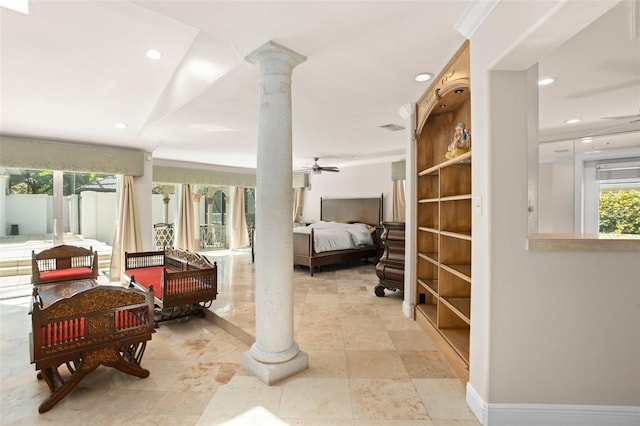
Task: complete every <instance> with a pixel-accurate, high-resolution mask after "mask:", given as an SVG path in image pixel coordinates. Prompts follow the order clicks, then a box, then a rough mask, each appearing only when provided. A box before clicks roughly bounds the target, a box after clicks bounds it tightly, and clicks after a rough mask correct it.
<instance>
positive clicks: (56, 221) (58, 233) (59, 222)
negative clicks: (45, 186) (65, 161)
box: [53, 170, 64, 246]
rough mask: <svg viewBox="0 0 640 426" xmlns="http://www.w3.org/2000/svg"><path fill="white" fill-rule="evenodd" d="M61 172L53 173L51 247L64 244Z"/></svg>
mask: <svg viewBox="0 0 640 426" xmlns="http://www.w3.org/2000/svg"><path fill="white" fill-rule="evenodd" d="M63 188H64V183H63V172H62V171H61V170H54V171H53V245H54V246H59V245H62V244H64V204H63V202H64V200H63V197H62V194H63Z"/></svg>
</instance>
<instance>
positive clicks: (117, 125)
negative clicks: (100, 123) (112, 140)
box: [115, 123, 127, 129]
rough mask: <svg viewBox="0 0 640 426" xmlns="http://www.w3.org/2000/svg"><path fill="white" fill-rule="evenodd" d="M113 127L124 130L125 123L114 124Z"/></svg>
mask: <svg viewBox="0 0 640 426" xmlns="http://www.w3.org/2000/svg"><path fill="white" fill-rule="evenodd" d="M115 126H116V128H117V129H126V128H127V123H116V124H115Z"/></svg>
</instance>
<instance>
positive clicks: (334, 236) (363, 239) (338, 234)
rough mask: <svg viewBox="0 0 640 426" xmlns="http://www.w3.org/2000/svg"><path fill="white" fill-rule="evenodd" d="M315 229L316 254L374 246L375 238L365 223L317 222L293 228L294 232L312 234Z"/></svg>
mask: <svg viewBox="0 0 640 426" xmlns="http://www.w3.org/2000/svg"><path fill="white" fill-rule="evenodd" d="M312 228H313V230H314V231H313V235H314V238H313V244H314V248H315V251H316V253H322V252H323V251H332V250H346V249H353V248H359V247H364V246H370V245H373V238H371V233H370V232H369V229H368V228H367V225H365V224H363V223H339V222H323V221H320V222H316V223H312V224H311V225H309V226H300V227H296V228H293V232H295V233H300V234H310V233H311V229H312Z"/></svg>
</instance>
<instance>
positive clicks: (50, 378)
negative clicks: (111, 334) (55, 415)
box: [38, 341, 149, 413]
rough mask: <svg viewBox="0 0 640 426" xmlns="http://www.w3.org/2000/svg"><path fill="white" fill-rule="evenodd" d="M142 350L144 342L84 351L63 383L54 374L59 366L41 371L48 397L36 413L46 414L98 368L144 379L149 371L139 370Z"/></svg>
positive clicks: (57, 373) (56, 373) (140, 368)
mask: <svg viewBox="0 0 640 426" xmlns="http://www.w3.org/2000/svg"><path fill="white" fill-rule="evenodd" d="M145 347H146V341H144V342H139V343H137V344H134V345H131V346H129V347H127V348H124V349H118V348H116V347H113V346H109V347H105V348H100V349H96V350H90V351H87V352H86V353H84V354H83V356H82V358H81V359H80V360H79V362H78V363H77V364H76V368H75V370H71V369H70V371H71V376H70V377H69V378H68V379H67V380H64V379H63V378H62V376H61V375H60V373H59V372H58V368H59V367H60V365H58V366H51V367H46V368H44V369H43V370H42V374H41V376H42V378H43V379H44V380H45V381H46V382H47V385H49V388H50V389H51V395H50V396H49V398H47V399H45V400H44V401H43V402H42V404H40V407H39V408H38V411H39V412H40V413H44V412H46V411H49V410H50V409H51V408H53V406H54V405H56V404H57V403H58V402H60V401H61V400H62V399H63V398H64V397H65V396H67V395H68V394H69V392H71V391H72V390H73V388H75V387H76V386H77V385H78V383H80V381H81V380H82V379H83V378H84V377H85V376H86V375H87V374H89V373H91V372H92V371H94V370H95V369H96V368H98V367H99V366H100V365H105V366H108V367H113V368H115V369H117V370H120V371H122V372H124V373H127V374H130V375H132V376H137V377H148V376H149V370H146V369H144V368H142V367H140V360H141V358H142V355H143V354H144V348H145ZM56 381H59V382H60V386H59V387H58V386H56Z"/></svg>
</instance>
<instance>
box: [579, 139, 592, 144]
mask: <svg viewBox="0 0 640 426" xmlns="http://www.w3.org/2000/svg"><path fill="white" fill-rule="evenodd" d="M581 140H582V143H589V142H593V138H582V139H581Z"/></svg>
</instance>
